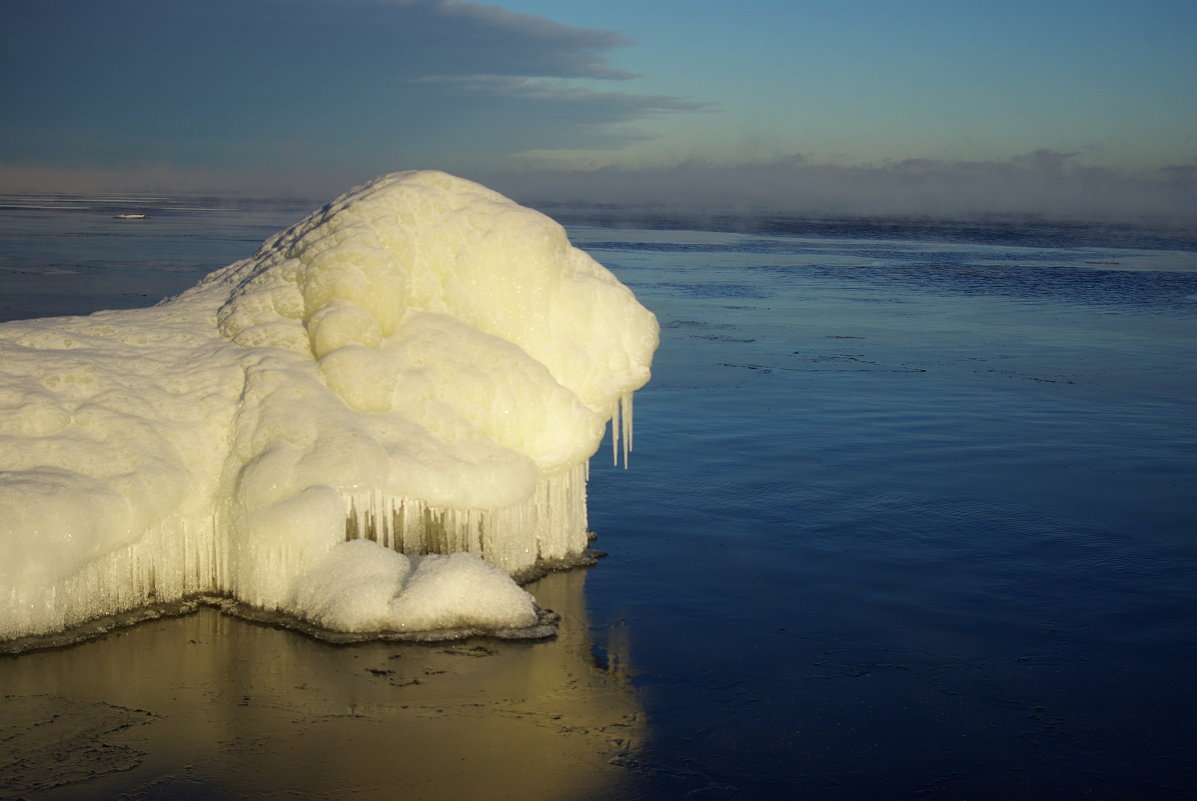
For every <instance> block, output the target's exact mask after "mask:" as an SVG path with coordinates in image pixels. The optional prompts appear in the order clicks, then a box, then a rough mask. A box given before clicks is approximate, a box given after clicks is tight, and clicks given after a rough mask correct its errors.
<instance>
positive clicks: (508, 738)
mask: <svg viewBox="0 0 1197 801" xmlns="http://www.w3.org/2000/svg"><path fill="white" fill-rule="evenodd" d="M585 578H586V572H585V571H582V570H574V571H570V572H565V573H554V574H550V575H548V576H546V577H544V578H543V579H541V580H540V581H537V582H535V583H534V584H532V585H529V590H530V591H531V592H532V593H533V594H534V595H535V596H536V598H537V600H538V602H539V603H540V604H541V605H542V606H545V607H550V608H552V609H555V610H556V611H558V612H559V613H560V614H561V616H562V625H561V628H560V633H559V635H558V637H557V638H556V639H554V640H551V641H547V642H538V643H510V642H499V641H494V640H484V639H474V640H467V641H463V642H457V643H441V644H438V645H395V644H384V643H372V644H364V645H358V646H352V647H336V646H329V645H326V644H322V643H319V642H316V641H313V640H311V639H309V638H307V637H303V636H300V635H297V634H294V633H291V632H287V631H282V630H278V629H274V628H270V627H266V626H259V625H255V624H249V623H245V622H244V621H241V620H238V619H235V618H232V617H229V616H227V615H222V614H220V613H219V612H217V611H215V610H212V609H206V608H205V609H201V610H200V611H199V612H198V613H197V614H195V615H191V616H188V617H183V618H175V619H170V620H160V621H154V622H151V623H146V624H142V625H140V626H136V627H133V628H130V629H124V630H120V631H117V632H114V633H112V634H110V635H108V636H107V637H104V638H102V639H99V640H95V641H92V642H88V643H84V644H82V645H79V646H76V647H73V648H67V649H61V650H51V651H41V652H34V653H29V654H25V655H23V656H21V657H16V658H12V657H8V658H0V686H3V687H4V693H3V695H2V696H0V721H3V722H2V723H0V739H3V740H4V742H5V751H6V752H7V753H8V755H7V756H4V757H0V787H2V788H4V790H5V792H6V794H7V793H16V794H18V795H20V796H21V797H24V798H29V799H37V800H38V801H54V800H55V799H67V798H80V797H84V796H86V797H89V798H113V797H116V796H118V795H120V794H122V793H126V794H132V795H133V796H134V797H136V798H139V799H152V798H162V799H166V798H171V799H178V798H205V799H214V798H219V799H226V798H227V799H232V798H250V797H267V796H268V797H287V796H289V795H290V794H297V795H298V796H302V797H305V798H314V797H328V798H347V797H353V798H356V799H376V798H377V799H392V798H395V797H400V796H401V797H402V798H404V799H423V798H427V799H433V798H438V799H440V798H484V797H491V796H490V793H492V792H493V791H494V789H495V788H497V787H501V788H503V796H504V797H508V798H520V799H546V800H547V799H563V798H570V799H583V798H588V797H626V794H625V793H624V782H626V780H627V775H626V771H625V770H624V769H623V768H621V767H618V766H617V765H616V764H614V763H613V760H614V761H616V762H622V761H625V760H626V758H627V757H629V756H632V755H634V753H635V751H636V749H637V747H638V744H639V743H640V741H641V739H642V737H643V734H644V732H643V729H644V724H643V720H642V716H641V713H640V710H639V708H638V707H637V704H636V701H635V699H634V698H633V694H632V690H631V687H630V684H629V683H628V681H627V678H626V676H625V675H624V674H623V673H622V672H621V671H622V669H623V664H624V662H625V661H626V656H619V657H618V658H616V657H612V656H608V657H607V658H604V659H603V660H601V662H603V663H604V664H601V665H600V664H598V660H596V659H595V658H594V656H593V655H592V646H591V637H590V633H589V630H588V624H587V620H586V613H585V603H584V597H583V585H584V581H585Z"/></svg>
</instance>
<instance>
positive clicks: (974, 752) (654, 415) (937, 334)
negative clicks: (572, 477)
mask: <svg viewBox="0 0 1197 801" xmlns="http://www.w3.org/2000/svg"><path fill="white" fill-rule="evenodd" d="M312 205H313V204H307V203H302V204H280V203H275V204H253V203H247V202H239V203H233V202H230V201H227V200H210V201H209V200H205V201H195V200H194V199H190V200H185V201H184V200H178V199H173V198H158V197H144V198H130V197H127V196H122V197H113V198H106V199H97V198H62V197H47V198H28V197H23V198H0V319H19V318H23V317H34V316H54V315H62V314H77V313H86V312H89V311H92V310H96V309H100V308H129V307H136V306H144V305H149V304H151V303H153V302H156V301H157V300H158V299H160V298H162V297H164V296H168V295H171V294H175V293H177V292H179V291H181V290H183V289H185V288H186V287H188V286H190V285H192V284H193V283H195V282H196V281H197V280H198V279H199V278H200V277H201V276H202V275H204V274H206V273H207V272H209V271H211V270H212V269H215V268H216V267H219V266H221V265H223V264H226V263H228V262H230V261H233V260H235V259H238V258H242V257H245V256H248V255H249V254H250V253H251V252H252V251H253V250H254V249H255V248H256V246H257V245H258V244H259V243H260V242H261V241H262V240H263V239H265V238H266V237H267V236H268V235H270V234H271V233H273V232H274V231H276V230H278V229H279V228H282V227H284V226H285V225H287V224H289V223H291V222H293V221H295V220H297V219H299V218H300V217H301V216H302V215H303V214H304V213H305V212H306V211H308V210H309V209H310V208H311V207H312ZM557 211H561V212H562V214H561V215H559V216H561V217H563V218H564V219H565V221H566V222H567V224H568V227H569V229H570V234H571V237H572V239H573V240H574V242H575V244H577V245H578V246H579V247H581V248H583V249H585V250H587V251H589V252H590V253H591V254H592V255H594V256H595V257H596V258H597V259H598V260H599V261H600V262H602V263H604V264H605V265H607V266H608V267H609V268H611V269H612V271H613V272H615V273H616V275H618V276H619V277H620V279H621V280H623V281H624V282H625V283H627V284H628V285H630V286H631V287H632V288H633V290H635V292H636V293H637V295H638V297H639V298H640V299H641V301H642V302H643V303H644V304H645V305H646V306H648V307H649V308H651V309H652V310H653V311H655V312H656V313H657V315H658V317H659V319H660V321H661V326H662V342H661V349H660V351H659V352H658V355H657V359H656V362H655V365H654V378H653V381H652V383H650V384H649V386H648V387H646V388H645V389H644V390H643V391H641V392H640V393H638V394H637V395H636V400H635V424H636V429H635V449H634V452H633V454H632V458H631V464H630V468H629V469H628V470H626V471H625V470H623V469H622V468H615V467H612V466H611V465H610V461H611V458H610V452H609V449H607V448H604V449H601V450H600V451H599V453H598V455H597V456H596V457H595V462H594V465H593V468H592V478H591V488H590V514H591V526H592V528H593V529H594V530H595V531H596V532H597V533H598V535H599V539H598V541H597V543H596V545H597V547H599V548H601V549H603V550H604V551H607V552H608V553H609V554H610V555H609V556H608V557H607V558H606V559H604V560H602V561H601V562H600V564H599V565H598V566H597V567H596V568H593V569H591V570H589V571H586V572H585V573H584V576H585V587H584V589H583V587H582V582H581V580H580V579H579V580H577V581H576V582H575V583H576V585H577V586H576V588H575V589H573V590H571V591H572V592H575V593H576V594H575V596H571V597H572V601H571V600H558V601H556V602H555V603H557V604H558V605H565V606H569V605H570V604H571V603H573V604H574V605H575V606H576V609H575V611H574V612H572V613H570V614H567V615H566V617H567V627H568V626H572V627H573V628H567V630H566V632H565V634H563V639H564V640H566V641H568V642H569V643H571V644H570V645H569V647H571V648H577V649H580V651H579V653H581V654H582V656H581V657H579V661H578V663H577V664H578V665H580V666H581V667H576V668H571V669H570V670H573V673H571V674H570V675H582V674H584V673H586V671H593V672H596V675H597V674H602V675H603V676H605V677H607V678H608V679H610V680H611V681H613V682H614V683H615V685H617V686H618V687H619V688H620V689H619V690H618V693H621V694H622V695H623V696H624V699H625V700H627V701H629V702H630V703H632V704H633V705H634V708H635V711H634V712H632V713H626V712H620V713H618V714H617V715H616V717H617V718H619V719H620V720H621V721H622V723H621V724H620V725H624V726H626V727H628V730H629V732H631V731H632V729H635V732H634V734H632V733H629V734H628V736H627V737H626V738H624V739H621V738H620V737H616V736H615V735H614V734H611V732H610V731H609V730H608V729H609V728H610V727H607V726H602V725H599V724H594V723H591V724H587V725H589V726H590V731H591V733H592V734H594V733H597V732H599V731H602V732H603V737H605V738H606V739H602V740H601V743H600V744H599V745H598V746H596V749H597V750H598V751H599V752H601V753H602V754H603V755H604V763H605V764H607V765H609V766H614V770H615V771H616V773H617V774H618V776H617V782H616V784H615V785H610V784H607V785H604V786H602V787H592V786H590V785H588V783H587V781H586V777H585V775H582V776H580V777H578V781H577V784H578V787H576V788H574V789H573V790H571V791H570V793H569V795H568V797H573V798H585V797H591V796H593V797H601V798H620V799H625V798H643V799H673V798H678V799H681V798H704V799H707V798H712V799H713V798H737V799H795V798H800V799H814V800H816V801H821V800H822V799H837V800H838V799H844V801H860V800H861V799H910V798H929V799H953V800H954V799H1001V800H1002V801H1008V800H1010V799H1074V798H1076V799H1080V798H1085V799H1110V800H1111V801H1114V800H1116V799H1127V800H1128V801H1130V800H1132V799H1134V800H1136V801H1141V800H1143V799H1188V798H1194V797H1197V693H1194V691H1193V687H1192V677H1193V675H1194V673H1195V671H1197V403H1195V400H1197V242H1195V241H1194V240H1193V237H1192V235H1191V234H1190V235H1188V236H1185V235H1180V234H1176V233H1168V232H1163V233H1160V232H1151V231H1146V230H1142V229H1135V228H1130V227H1123V228H1109V227H1103V228H1098V227H1092V226H1081V225H1061V224H1058V223H1046V222H1041V221H1040V222H1036V221H1026V220H1022V221H987V222H982V223H959V222H955V223H936V222H933V221H926V220H908V221H900V220H897V221H896V220H883V221H881V220H879V221H860V220H855V221H853V220H795V219H785V218H769V219H765V218H760V219H755V220H750V221H746V220H743V219H738V220H736V219H731V218H714V217H708V218H705V219H703V220H702V221H701V222H696V221H695V220H694V219H693V218H691V219H689V220H679V219H677V218H673V219H666V218H663V217H660V216H658V217H656V218H651V219H649V218H646V219H645V220H642V221H640V222H636V223H631V222H628V221H627V217H626V215H624V216H623V217H621V218H620V219H618V220H613V219H610V216H611V215H610V210H601V209H600V210H577V209H574V210H561V209H559V210H557ZM119 213H148V214H149V215H150V216H149V218H148V219H145V220H117V219H114V218H113V216H114V215H115V214H119ZM687 226H689V227H687ZM701 228H710V229H715V230H698V229H701ZM532 589H533V591H534V592H537V591H538V590H539V589H543V590H544V592H546V593H549V592H550V591H552V592H557V591H558V590H559V589H560V588H559V587H558V588H555V589H554V588H553V587H550V586H549V585H548V584H545V585H544V586H543V588H542V587H541V585H533V587H532ZM542 602H543V601H542ZM155 625H158V624H147V626H149V627H152V626H155ZM228 625H232V624H228ZM238 625H241V624H238ZM245 625H248V624H245ZM286 636H287V637H295V636H297V635H289V634H288V635H286ZM110 639H111V638H110ZM132 640H133V635H130V636H129V642H132ZM579 643H580V645H579ZM98 647H101V646H100V645H99V644H97V643H92V644H85V645H82V646H79V647H77V648H74V649H67V650H64V651H60V652H56V654H55V655H54V657H53V658H54V659H57V660H66V662H67V663H68V664H69V660H77V662H78V664H79V665H80V666H82V665H84V664H86V663H87V660H88V658H89V656H88V654H89V651H88V650H87V649H89V648H98ZM105 647H109V646H105ZM111 647H115V646H111ZM128 647H130V648H132V647H134V646H133V645H130V646H128ZM303 647H307V646H303ZM380 647H381V646H380ZM488 647H490V648H492V649H497V650H498V651H500V652H501V655H504V656H503V658H511V659H522V658H525V657H524V656H523V655H524V654H527V656H526V658H527V659H529V660H531V659H535V658H537V657H536V656H535V655H536V654H537V653H548V651H543V652H538V651H537V650H536V649H538V648H550V647H553V646H550V645H534V646H529V645H526V644H513V645H491V646H488ZM558 647H565V646H564V645H563V646H558ZM320 648H322V649H325V650H321V651H320V653H326V651H327V647H325V646H320ZM386 648H387V649H389V650H390V651H394V650H395V649H396V646H394V645H389V646H386ZM503 649H510V654H508V651H505V650H503ZM330 653H335V654H346V655H345V656H343V657H341V656H325V657H321V658H325V659H343V660H345V670H346V671H349V670H350V669H353V670H356V671H357V672H358V673H360V672H361V666H360V665H357V664H356V663H355V665H354V666H350V664H349V661H348V660H350V656H349V654H353V657H352V658H353V659H359V658H361V657H362V655H363V654H370V653H373V652H371V651H369V650H361V649H357V650H354V649H347V650H342V651H332V652H330ZM379 653H382V652H381V651H380V652H379ZM40 658H42V656H41V655H30V656H28V657H21V658H20V659H17V660H11V659H10V660H0V681H5V680H7V681H10V682H18V681H19V682H20V692H22V693H26V694H27V696H28V697H33V696H34V695H35V694H36V693H37V692H38V691H39V690H38V689H37V685H36V683H35V682H34V679H33V678H31V674H32V672H33V670H32V668H22V669H18V668H16V667H14V665H15V664H17V663H20V662H21V661H22V660H24V663H23V664H25V665H32V664H33V662H32V661H31V660H33V659H40ZM46 658H49V657H46ZM113 658H114V659H115V658H117V657H113ZM169 658H170V657H168V656H167V655H165V654H164V655H163V659H169ZM497 658H498V657H496V659H497ZM483 661H485V660H483ZM496 664H497V663H496ZM5 671H7V672H5ZM330 673H334V674H335V673H336V670H331V671H330ZM379 675H380V674H379ZM430 675H431V674H430ZM6 677H8V678H7V679H6ZM326 680H327V681H329V682H330V683H332V684H331V685H330V688H329V690H328V692H329V693H333V694H335V693H336V692H339V691H343V690H337V689H336V687H335V686H332V685H335V683H336V679H334V678H328V679H326ZM480 681H481V680H480ZM567 684H568V683H567ZM604 686H606V685H604ZM0 689H3V691H5V692H8V693H10V695H11V694H12V693H14V692H16V691H15V690H14V689H13V684H11V683H10V684H8V685H6V686H4V687H3V688H0ZM404 691H405V692H406V691H407V690H404ZM40 692H43V693H45V692H50V693H53V692H60V693H65V691H64V690H55V689H54V688H53V687H51V688H48V689H47V688H45V687H42V688H41V690H40ZM112 692H115V690H113V691H112ZM355 692H356V691H355ZM379 692H381V690H380V691H379ZM387 692H398V690H388V691H387ZM496 692H497V691H496ZM554 692H559V693H562V694H563V695H562V699H563V700H562V703H565V699H566V698H567V696H568V692H569V691H568V690H562V689H560V688H558V689H557V690H555V691H554ZM604 692H605V691H604ZM541 695H544V694H543V693H542V694H541ZM22 697H25V696H22ZM246 697H248V696H246ZM504 697H507V696H504ZM378 698H381V699H382V700H378ZM378 698H376V699H375V702H376V704H375V705H376V706H377V707H378V710H376V711H375V713H371V714H376V715H377V716H378V721H375V722H378V723H379V725H383V724H384V723H385V719H386V715H387V714H394V715H399V714H402V713H401V712H399V711H398V710H400V709H403V710H406V709H407V708H408V707H407V706H403V705H400V704H398V703H397V702H395V701H394V700H393V699H391V700H389V701H388V700H386V699H388V698H391V696H386V695H380V696H378ZM229 703H230V704H232V702H231V701H230V702H229ZM392 703H393V706H388V704H392ZM496 703H497V702H496ZM499 706H501V705H499ZM476 707H477V708H478V709H479V710H481V709H484V708H486V707H487V702H486V701H485V700H483V701H480V702H479V703H478V704H476ZM230 708H231V707H230ZM388 709H389V710H390V712H387V711H386V710H388ZM504 709H505V710H506V711H505V712H504V714H508V715H510V714H512V712H511V710H510V709H509V708H506V707H504ZM150 711H151V712H154V713H155V714H158V715H160V716H168V715H169V712H168V711H166V710H157V709H151V710H150ZM477 714H479V715H481V714H483V713H482V712H481V711H479V712H477ZM620 716H622V717H620ZM550 717H551V716H550ZM567 722H568V721H567ZM312 725H315V724H312ZM546 725H550V726H551V725H554V724H546ZM612 725H614V724H612ZM560 726H561V732H562V733H561V735H560V736H562V737H567V736H575V735H576V734H577V732H578V731H579V730H581V729H583V728H585V727H584V726H582V725H581V724H578V725H575V726H573V727H569V726H567V725H566V723H562V724H560ZM608 735H609V736H608ZM345 736H353V735H351V734H350V735H345ZM447 747H448V746H447ZM462 759H463V762H467V761H468V760H467V759H466V756H463V758H462ZM536 759H538V760H542V761H547V762H551V761H552V760H553V759H554V756H553V754H552V753H539V754H537V755H536ZM213 764H215V763H213ZM0 767H2V766H0ZM212 770H213V771H215V770H216V768H212ZM334 770H335V768H334ZM358 770H361V769H358ZM197 775H198V776H199V779H197V780H196V782H197V783H196V784H195V787H193V788H192V789H193V790H194V791H195V794H193V795H190V796H188V797H195V798H201V797H203V798H235V797H242V796H240V795H237V793H236V791H235V790H230V789H229V787H230V786H232V785H230V784H229V782H228V781H227V780H226V781H225V783H224V784H222V785H220V787H221V788H222V789H219V790H218V789H217V786H218V784H219V782H217V779H216V778H211V777H207V776H208V775H207V774H204V773H203V772H202V771H200V772H199V774H197ZM206 777H207V778H206ZM2 778H3V773H2V771H0V779H2ZM359 778H360V777H359ZM386 780H387V779H386V777H385V776H381V777H379V778H377V779H376V780H375V779H371V780H370V781H363V783H362V786H376V785H377V786H382V785H383V783H384V782H385V781H386ZM145 781H146V782H149V781H150V778H149V777H147V778H145ZM279 781H282V780H281V779H280V780H279ZM28 786H29V787H33V788H34V789H37V786H35V785H28ZM159 786H167V785H159ZM499 786H502V782H501V781H500V782H499ZM588 786H590V790H589V791H588V790H587V788H588ZM205 787H206V788H208V790H204V788H205ZM196 788H198V789H196ZM612 788H614V789H612ZM59 792H60V794H58V795H53V794H48V795H45V796H44V797H46V798H67V797H72V796H70V795H66V794H62V793H65V792H66V791H65V790H64V791H59ZM263 792H264V791H263ZM363 792H364V791H363ZM205 793H207V794H205ZM366 795H367V796H368V793H367V794H366ZM31 797H34V796H33V794H31ZM37 797H42V796H37ZM78 797H85V796H83V795H80V796H78ZM140 797H152V794H146V793H144V792H143V795H142V796H140ZM164 797H165V796H164ZM252 797H266V796H265V795H262V794H261V793H259V795H255V796H252ZM421 797H432V796H431V795H425V796H421ZM479 797H481V796H479ZM494 797H496V798H497V797H505V796H503V795H502V794H501V793H500V794H499V795H495V796H494ZM561 797H567V796H561Z"/></svg>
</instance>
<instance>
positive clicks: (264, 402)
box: [0, 172, 658, 641]
mask: <svg viewBox="0 0 1197 801" xmlns="http://www.w3.org/2000/svg"><path fill="white" fill-rule="evenodd" d="M657 337H658V328H657V323H656V319H655V318H654V317H653V315H652V314H651V313H650V312H648V311H647V310H645V309H644V308H643V307H642V306H641V305H640V304H639V303H638V302H637V301H636V300H635V298H634V296H633V295H632V293H631V292H630V291H629V290H628V289H627V288H626V287H625V286H623V285H622V284H621V283H619V281H617V280H616V279H615V278H614V277H613V276H612V275H611V274H610V273H609V272H608V271H607V270H606V269H605V268H603V267H602V266H601V265H599V264H597V262H595V261H594V260H593V259H591V258H590V257H589V256H588V255H586V254H585V253H582V252H581V251H579V250H577V249H576V248H573V247H572V246H571V245H570V244H569V243H568V240H567V239H566V236H565V233H564V231H563V230H562V229H561V228H560V226H558V225H557V224H556V223H554V222H553V221H552V220H549V219H548V218H547V217H544V216H543V215H541V214H539V213H537V212H534V211H531V210H529V209H525V208H523V207H520V206H518V205H517V204H515V203H513V202H511V201H510V200H507V199H506V198H503V197H502V196H501V195H498V194H497V193H494V192H492V191H490V190H488V189H485V188H484V187H481V186H479V185H477V184H474V183H471V182H469V181H464V180H462V179H459V178H454V177H452V176H448V175H445V174H444V173H439V172H410V173H396V174H393V175H388V176H383V177H382V178H379V179H376V180H375V181H373V182H371V183H369V184H366V185H364V186H362V187H359V188H358V189H356V190H353V191H351V192H349V193H347V194H346V195H344V196H342V197H341V198H339V199H338V200H336V201H334V202H333V203H331V204H329V205H328V206H325V207H324V208H323V209H320V210H319V211H317V212H315V213H313V214H312V215H310V216H309V217H308V218H306V219H305V220H303V221H301V222H300V223H298V224H297V225H296V226H294V227H292V228H291V229H288V230H287V231H284V232H282V233H280V234H279V235H277V236H275V237H273V238H272V239H270V240H268V241H267V242H266V243H265V244H264V245H263V246H262V248H261V249H259V251H258V252H257V253H256V254H255V255H254V256H253V257H252V258H250V259H246V260H244V261H241V262H237V263H235V264H232V265H229V266H228V267H226V268H223V269H222V270H218V271H217V272H215V273H213V274H212V275H211V276H209V277H208V278H206V279H205V280H204V281H202V282H201V283H200V284H199V285H198V286H196V287H195V288H194V289H192V290H190V291H188V292H186V293H184V294H183V295H180V296H179V297H177V298H173V299H171V300H169V301H165V302H163V303H162V304H159V305H158V306H156V307H153V308H150V309H143V310H134V311H125V312H101V313H97V314H96V315H92V316H90V317H85V318H59V319H47V320H31V321H24V322H19V323H9V324H4V325H0V604H2V605H3V608H2V609H0V640H9V641H13V640H14V639H18V638H25V637H29V636H31V635H42V634H47V633H51V632H55V631H61V630H62V629H65V628H68V627H71V626H75V625H78V624H80V623H83V622H85V621H88V620H92V619H95V618H98V617H102V616H108V615H115V614H119V613H121V612H124V611H126V610H130V609H135V608H137V607H140V606H144V605H146V604H151V603H171V602H177V601H179V600H181V599H186V598H188V597H191V596H196V595H220V596H224V597H229V598H232V599H234V600H235V601H237V602H239V603H241V604H244V605H247V606H249V607H253V608H255V609H261V610H275V611H278V612H280V613H283V614H286V615H290V616H293V617H295V618H297V619H303V620H306V621H308V622H310V623H311V624H313V625H315V626H323V627H326V628H329V629H336V630H341V631H374V630H379V631H383V630H400V631H402V630H410V631H428V630H432V629H436V630H450V629H458V630H486V631H498V630H505V629H518V628H520V627H521V626H523V627H527V626H530V625H534V624H535V623H536V612H537V610H536V608H535V605H534V603H533V602H532V601H531V599H530V597H529V596H527V594H526V593H524V592H523V591H522V590H521V589H519V588H518V586H516V585H515V584H514V582H513V581H512V578H511V577H516V578H525V577H527V576H529V575H531V574H533V573H534V572H535V571H537V570H539V569H543V568H545V567H555V566H562V565H567V564H570V563H575V562H577V561H579V560H580V559H582V558H584V555H585V552H586V549H587V543H588V531H587V515H586V479H587V469H588V467H587V465H588V463H589V457H590V456H591V455H592V454H593V453H594V452H595V450H596V449H597V447H598V444H599V441H600V440H601V437H602V435H603V432H604V429H605V427H606V423H607V421H608V420H610V421H611V429H612V440H613V447H614V448H615V453H616V457H617V458H618V456H619V454H620V453H621V449H622V455H623V458H624V460H625V464H626V459H627V449H628V448H629V447H630V444H631V423H632V415H631V393H632V392H633V391H634V390H635V389H637V388H639V387H640V386H642V385H643V384H644V383H645V382H646V381H647V380H648V377H649V367H650V363H651V358H652V354H653V351H654V350H655V348H656V345H657ZM429 554H433V555H437V554H452V555H453V556H451V557H450V556H428V555H429Z"/></svg>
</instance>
